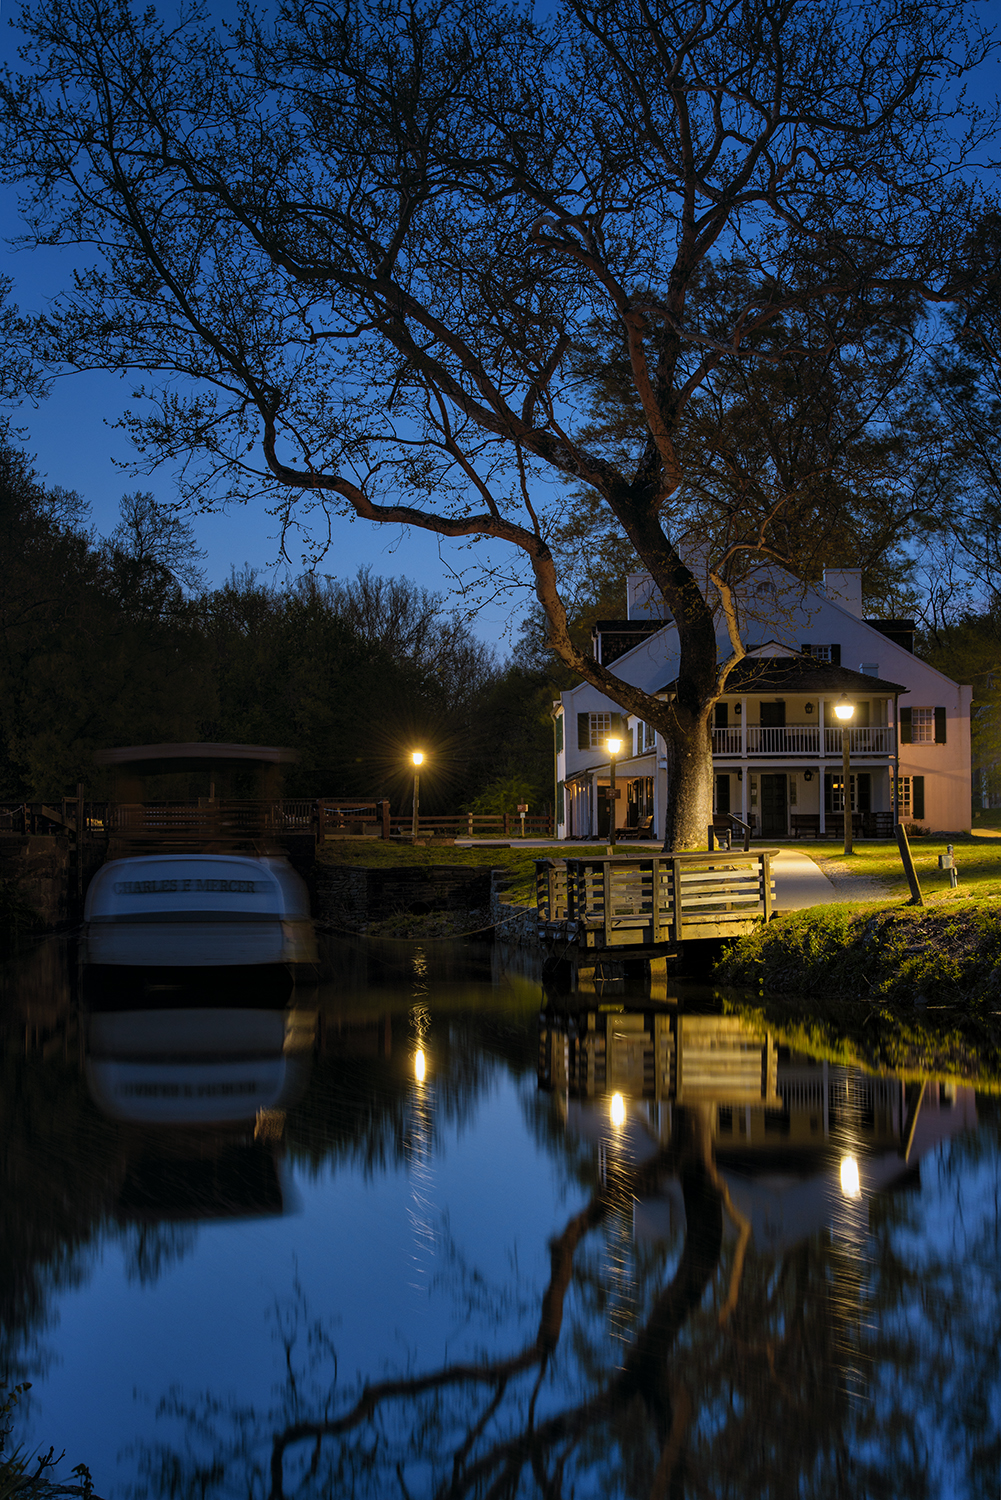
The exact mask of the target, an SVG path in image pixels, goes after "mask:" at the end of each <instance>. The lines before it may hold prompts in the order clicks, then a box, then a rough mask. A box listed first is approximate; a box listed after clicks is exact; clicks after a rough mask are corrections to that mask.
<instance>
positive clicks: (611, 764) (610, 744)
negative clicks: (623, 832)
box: [605, 736, 622, 854]
mask: <svg viewBox="0 0 1001 1500" xmlns="http://www.w3.org/2000/svg"><path fill="white" fill-rule="evenodd" d="M605 748H606V749H607V751H608V796H609V801H610V803H611V809H612V810H611V812H610V813H609V814H608V847H609V850H610V852H611V853H612V854H614V853H615V757H616V756H617V755H618V753H619V751H620V750H621V749H622V741H621V740H620V739H619V738H618V737H617V736H613V737H612V739H610V740H606V741H605Z"/></svg>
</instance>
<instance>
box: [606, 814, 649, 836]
mask: <svg viewBox="0 0 1001 1500" xmlns="http://www.w3.org/2000/svg"><path fill="white" fill-rule="evenodd" d="M615 837H616V839H617V840H618V841H619V842H620V843H621V841H622V840H623V839H652V838H653V837H654V831H653V813H650V814H649V815H648V816H647V817H645V818H641V819H640V821H639V822H638V823H637V824H636V827H635V828H617V829H616V830H615Z"/></svg>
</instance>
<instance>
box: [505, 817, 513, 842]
mask: <svg viewBox="0 0 1001 1500" xmlns="http://www.w3.org/2000/svg"><path fill="white" fill-rule="evenodd" d="M510 832H511V814H510V813H505V814H504V837H505V838H507V836H508V834H509V833H510Z"/></svg>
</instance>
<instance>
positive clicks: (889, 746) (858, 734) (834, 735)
mask: <svg viewBox="0 0 1001 1500" xmlns="http://www.w3.org/2000/svg"><path fill="white" fill-rule="evenodd" d="M746 735H747V750H746V753H747V754H748V755H816V756H819V755H820V754H821V749H820V726H819V725H818V724H786V725H785V726H784V727H783V728H781V729H771V728H764V727H762V725H760V724H748V726H747V730H746ZM848 749H849V753H850V754H851V755H890V754H892V752H893V730H892V729H891V728H886V727H878V726H877V727H873V728H859V729H850V730H849V731H848ZM744 753H745V752H744V746H743V743H742V739H741V728H740V725H739V724H737V725H735V726H734V727H733V728H729V729H714V730H713V754H714V755H741V754H744ZM823 753H824V754H825V755H840V754H841V730H840V729H826V728H825V730H824V751H823Z"/></svg>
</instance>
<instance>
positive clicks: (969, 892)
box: [782, 834, 1001, 902]
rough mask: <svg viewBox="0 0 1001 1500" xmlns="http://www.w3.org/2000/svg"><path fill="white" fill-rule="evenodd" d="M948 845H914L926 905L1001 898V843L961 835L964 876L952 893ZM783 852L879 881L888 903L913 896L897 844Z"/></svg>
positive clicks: (956, 844) (811, 846) (956, 846)
mask: <svg viewBox="0 0 1001 1500" xmlns="http://www.w3.org/2000/svg"><path fill="white" fill-rule="evenodd" d="M946 842H947V841H946V840H945V839H936V838H925V839H912V841H911V853H912V855H913V856H914V867H915V869H916V870H917V874H918V880H919V882H920V884H921V891H922V894H923V896H924V898H925V901H926V902H938V901H950V902H955V901H969V899H970V898H971V897H975V898H980V897H984V898H991V897H998V896H1001V839H990V838H977V836H976V835H975V834H956V835H955V836H954V837H953V838H952V839H951V840H949V842H951V843H952V846H953V850H954V853H955V856H956V868H957V870H958V872H959V887H958V889H957V890H955V891H954V890H952V888H951V886H950V885H949V872H948V870H940V869H939V868H938V856H939V855H940V854H944V853H945V851H946ZM782 847H783V848H786V849H788V848H794V849H798V850H800V852H801V853H803V854H808V855H809V856H810V858H811V859H815V860H816V861H817V863H818V864H819V865H820V868H821V869H824V868H825V866H827V865H832V866H833V872H834V873H836V874H841V875H861V876H865V877H868V878H870V879H872V880H876V881H878V882H879V883H880V885H881V886H882V887H883V889H884V891H885V894H886V897H887V900H907V899H908V897H909V895H910V891H909V888H908V885H907V878H906V876H905V875H904V867H903V865H902V864H901V861H900V852H899V850H898V849H897V846H896V843H892V844H891V843H888V842H886V841H885V840H880V841H879V842H878V843H876V842H864V841H863V842H860V843H857V844H856V845H855V849H854V852H853V853H852V854H850V855H846V854H845V852H844V849H843V848H842V847H841V846H840V845H838V844H833V843H831V844H826V845H825V844H824V843H822V842H821V841H820V840H813V839H808V840H806V841H805V842H803V843H801V844H792V845H790V844H784V845H783V846H782Z"/></svg>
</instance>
